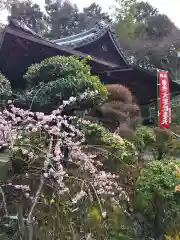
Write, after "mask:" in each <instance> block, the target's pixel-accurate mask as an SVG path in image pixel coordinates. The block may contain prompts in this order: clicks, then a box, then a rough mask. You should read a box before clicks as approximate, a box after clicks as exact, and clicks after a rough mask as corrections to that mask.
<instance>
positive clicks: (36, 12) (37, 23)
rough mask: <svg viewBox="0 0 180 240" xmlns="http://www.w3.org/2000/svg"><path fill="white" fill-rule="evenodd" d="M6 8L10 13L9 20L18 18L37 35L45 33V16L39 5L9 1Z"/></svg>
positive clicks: (27, 1) (17, 0)
mask: <svg viewBox="0 0 180 240" xmlns="http://www.w3.org/2000/svg"><path fill="white" fill-rule="evenodd" d="M5 8H6V9H7V11H8V13H9V16H8V18H9V19H11V18H16V19H18V20H22V21H23V22H24V23H25V24H26V25H27V26H28V27H30V28H31V29H32V30H34V31H35V32H36V33H43V32H44V31H45V29H46V23H45V18H44V17H45V15H44V13H43V12H42V11H41V9H40V7H39V5H38V4H34V3H32V2H31V1H30V0H25V1H19V0H9V1H7V2H6V4H5Z"/></svg>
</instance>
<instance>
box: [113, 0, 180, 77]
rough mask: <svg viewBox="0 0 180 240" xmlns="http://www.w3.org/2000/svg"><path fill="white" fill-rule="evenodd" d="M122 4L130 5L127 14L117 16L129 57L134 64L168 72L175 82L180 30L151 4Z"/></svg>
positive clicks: (132, 0)
mask: <svg viewBox="0 0 180 240" xmlns="http://www.w3.org/2000/svg"><path fill="white" fill-rule="evenodd" d="M119 1H120V0H119ZM122 1H123V2H126V4H127V5H128V2H129V3H130V4H129V5H128V6H130V7H129V8H128V11H127V12H126V11H122V10H121V12H123V15H122V14H121V12H120V13H119V15H118V14H117V13H116V16H119V18H118V21H117V24H116V30H117V35H118V37H119V39H120V41H121V45H122V46H123V48H124V50H125V52H126V53H127V55H129V56H130V59H131V60H132V61H133V63H136V64H138V65H141V66H143V67H147V68H150V69H151V68H152V67H156V68H160V69H165V70H168V71H169V72H170V74H171V77H172V78H173V79H174V80H175V79H177V78H179V77H180V64H179V61H178V58H177V54H176V52H175V48H174V46H176V47H177V46H178V45H179V47H180V30H179V29H178V28H177V27H176V26H175V25H174V24H173V23H172V21H171V20H170V19H169V18H168V17H167V16H166V15H162V14H160V13H159V12H158V10H157V9H156V8H153V6H151V5H150V4H149V3H148V2H138V1H135V0H122ZM125 9H126V8H125ZM132 56H133V57H132Z"/></svg>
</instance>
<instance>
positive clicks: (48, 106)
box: [16, 56, 107, 112]
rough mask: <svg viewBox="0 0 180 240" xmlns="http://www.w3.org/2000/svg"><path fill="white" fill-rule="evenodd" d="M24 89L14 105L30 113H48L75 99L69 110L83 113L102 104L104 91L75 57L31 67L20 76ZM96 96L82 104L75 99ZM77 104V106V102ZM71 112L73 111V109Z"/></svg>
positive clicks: (88, 67)
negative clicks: (82, 96) (22, 79)
mask: <svg viewBox="0 0 180 240" xmlns="http://www.w3.org/2000/svg"><path fill="white" fill-rule="evenodd" d="M24 78H25V80H26V83H27V87H26V90H25V92H24V93H20V94H19V97H18V98H17V99H16V104H18V105H19V106H21V107H26V108H28V109H29V108H30V109H32V110H34V111H44V112H51V111H52V110H53V109H56V108H57V107H58V106H59V105H60V104H62V103H63V101H66V100H68V99H69V98H70V97H73V98H76V99H77V103H78V104H75V105H74V106H72V108H73V109H69V111H70V110H71V112H72V111H73V110H75V109H76V108H77V109H79V108H83V109H87V108H89V107H90V106H93V105H96V104H98V103H100V102H101V101H102V100H104V99H105V98H106V96H107V90H106V88H105V87H104V86H103V84H101V82H100V80H99V78H98V77H97V76H93V75H91V72H90V66H89V65H88V64H87V63H86V62H85V61H84V60H79V59H77V58H76V57H64V56H56V57H51V58H48V59H45V60H44V61H42V62H41V63H39V64H34V65H32V66H31V67H30V68H29V69H28V71H27V73H26V74H25V76H24ZM88 92H98V94H97V95H96V97H95V96H94V95H92V96H91V98H89V101H86V104H84V103H83V102H82V101H80V100H81V99H79V96H80V95H81V94H87V93H88ZM79 101H80V102H79ZM74 108H75V109H74Z"/></svg>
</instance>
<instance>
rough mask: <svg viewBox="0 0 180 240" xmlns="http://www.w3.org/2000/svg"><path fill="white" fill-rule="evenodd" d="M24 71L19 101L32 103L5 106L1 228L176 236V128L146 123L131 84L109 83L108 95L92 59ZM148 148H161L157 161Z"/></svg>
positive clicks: (22, 233)
mask: <svg viewBox="0 0 180 240" xmlns="http://www.w3.org/2000/svg"><path fill="white" fill-rule="evenodd" d="M2 78H3V79H4V77H2ZM25 79H26V82H27V87H26V90H25V92H22V93H20V94H19V99H17V98H16V99H15V101H14V102H15V104H17V105H18V106H23V107H24V108H25V109H26V110H25V109H22V108H17V107H15V106H14V105H12V104H10V105H9V104H8V105H7V106H6V108H4V109H2V111H1V114H0V122H1V124H0V144H1V151H4V150H6V151H7V150H8V154H9V158H10V160H11V161H10V162H11V163H12V170H11V171H10V172H8V174H7V176H6V177H3V180H1V185H0V202H1V203H2V204H1V205H0V206H2V207H1V208H0V221H1V223H0V224H1V225H0V231H1V232H3V233H6V234H7V235H8V239H10V238H12V237H14V238H15V239H20V238H21V237H22V239H23V240H24V239H26V237H27V236H28V240H35V239H40V240H41V239H47V240H48V239H52V240H53V239H62V240H63V239H64V240H65V239H67V240H68V239H69V240H71V239H78V240H79V239H86V240H89V239H90V240H94V239H99V240H101V239H102V240H116V239H117V240H120V239H131V240H132V239H137V240H150V239H154V240H160V239H162V237H164V235H169V236H175V235H176V232H177V230H178V229H179V222H180V221H179V220H180V219H179V215H180V213H179V211H180V204H179V200H180V196H179V193H178V191H179V189H180V182H179V177H180V173H179V172H180V170H179V167H180V164H179V163H178V162H176V161H173V160H172V159H171V158H172V156H178V154H179V142H178V141H177V139H176V138H175V137H174V135H172V134H171V133H170V131H167V130H162V129H159V128H155V129H152V128H148V127H139V124H140V122H141V113H140V108H139V107H138V106H137V104H135V103H134V101H133V97H132V95H131V93H130V92H129V90H128V89H126V88H125V87H123V86H116V87H114V86H112V85H110V86H107V88H108V94H109V95H108V100H106V96H107V90H106V88H105V86H104V85H102V84H101V83H100V81H99V79H98V78H97V77H96V76H92V75H91V74H90V67H89V66H88V65H87V64H86V63H85V62H84V61H79V60H78V59H76V58H73V57H69V58H66V57H53V58H50V59H47V60H44V61H43V62H42V63H40V64H35V65H33V66H31V67H30V68H29V70H28V72H27V74H26V75H25ZM7 83H8V81H7ZM7 86H8V84H7ZM9 86H10V85H9ZM9 89H10V88H9ZM7 93H8V94H7V96H5V95H4V94H5V91H2V92H1V99H2V100H1V105H3V107H5V105H4V104H5V103H6V101H7V100H8V98H9V97H10V95H11V90H9V92H7ZM4 99H5V100H6V101H4ZM103 101H104V102H103ZM2 103H3V104H2ZM29 107H30V109H28V110H27V108H29ZM35 110H36V111H35ZM37 110H38V111H37ZM46 112H47V113H46ZM87 119H89V120H87ZM99 122H101V124H100V123H99ZM176 130H177V131H178V128H177V129H176ZM124 137H126V139H131V142H130V141H128V140H126V139H124ZM146 151H148V152H152V153H153V155H154V161H153V162H151V163H150V164H149V163H148V164H147V163H146V161H145V160H144V153H145V152H146ZM139 156H140V158H139ZM157 159H158V160H161V161H158V160H157ZM0 237H1V235H0Z"/></svg>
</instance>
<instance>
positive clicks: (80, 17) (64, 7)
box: [45, 0, 110, 39]
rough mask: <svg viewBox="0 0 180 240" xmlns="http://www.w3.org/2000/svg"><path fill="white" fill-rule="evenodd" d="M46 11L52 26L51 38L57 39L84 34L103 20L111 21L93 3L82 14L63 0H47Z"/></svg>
mask: <svg viewBox="0 0 180 240" xmlns="http://www.w3.org/2000/svg"><path fill="white" fill-rule="evenodd" d="M45 3H46V4H45V9H46V12H47V14H48V22H49V25H50V33H49V34H48V35H49V37H50V38H52V39H57V38H60V37H66V36H70V35H73V34H77V33H79V32H82V31H83V30H87V29H89V28H91V27H93V26H94V24H95V23H96V22H98V21H100V20H101V19H106V20H108V21H110V18H109V16H108V14H107V13H104V12H103V11H102V9H101V7H100V6H99V5H98V4H96V3H92V4H91V5H90V6H89V7H86V8H84V9H83V12H80V11H79V9H78V8H77V6H76V5H75V4H72V3H71V2H69V1H63V0H55V1H52V0H46V1H45Z"/></svg>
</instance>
